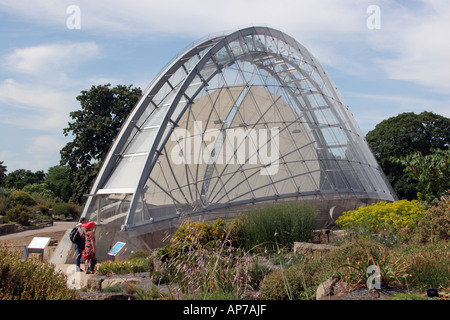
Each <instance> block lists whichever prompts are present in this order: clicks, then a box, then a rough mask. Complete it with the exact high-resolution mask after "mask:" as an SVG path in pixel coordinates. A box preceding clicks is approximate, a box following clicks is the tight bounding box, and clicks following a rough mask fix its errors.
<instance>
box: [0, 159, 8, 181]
mask: <svg viewBox="0 0 450 320" xmlns="http://www.w3.org/2000/svg"><path fill="white" fill-rule="evenodd" d="M6 172H8V170H7V169H6V166H4V165H3V161H0V187H1V186H3V183H4V182H5V178H6Z"/></svg>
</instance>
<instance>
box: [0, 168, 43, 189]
mask: <svg viewBox="0 0 450 320" xmlns="http://www.w3.org/2000/svg"><path fill="white" fill-rule="evenodd" d="M44 178H45V173H44V171H36V172H32V171H31V170H25V169H18V170H15V171H13V172H11V173H10V174H8V175H7V177H6V178H5V182H4V185H5V187H6V188H10V189H17V190H21V189H22V188H23V187H25V186H26V185H27V184H33V183H41V182H44Z"/></svg>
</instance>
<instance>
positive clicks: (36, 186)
mask: <svg viewBox="0 0 450 320" xmlns="http://www.w3.org/2000/svg"><path fill="white" fill-rule="evenodd" d="M22 191H24V192H27V193H29V194H34V193H37V194H39V195H41V196H42V197H44V198H46V199H51V198H54V197H55V194H54V193H53V191H52V190H50V188H49V186H48V184H47V183H45V182H42V183H33V184H27V185H26V186H25V187H23V189H22Z"/></svg>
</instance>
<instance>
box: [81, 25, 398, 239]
mask: <svg viewBox="0 0 450 320" xmlns="http://www.w3.org/2000/svg"><path fill="white" fill-rule="evenodd" d="M395 199H396V196H395V194H394V192H393V190H392V188H391V186H390V185H389V183H388V182H387V180H386V178H385V176H384V174H383V172H382V170H381V169H380V166H379V165H378V163H377V162H376V160H375V158H374V156H373V154H372V153H371V151H370V149H369V146H368V144H367V142H366V141H365V138H364V136H363V134H362V132H361V130H360V129H359V127H358V125H357V123H356V121H355V119H354V118H353V116H352V114H351V112H350V110H349V108H348V106H347V105H346V103H345V101H344V98H343V97H342V95H341V93H340V92H339V90H338V89H337V87H336V85H335V84H334V82H333V81H332V79H331V78H330V76H329V75H328V74H327V73H326V71H325V70H324V69H323V68H322V66H321V65H320V63H319V62H318V61H317V60H316V59H315V58H314V57H313V56H312V55H311V53H310V52H309V51H308V50H307V49H306V48H305V47H304V46H302V45H301V44H300V43H298V42H297V41H296V40H295V39H294V38H292V37H290V36H289V35H287V34H285V33H283V32H281V31H278V30H275V29H272V28H268V27H249V28H245V29H241V30H237V31H235V32H232V33H229V34H225V35H221V36H216V37H212V38H208V39H206V40H202V41H200V42H198V43H196V44H195V45H193V46H192V47H190V48H189V49H187V50H186V51H184V52H183V53H181V54H180V55H179V56H178V57H176V58H175V59H174V60H173V61H172V62H170V63H169V64H168V65H167V66H166V67H165V69H164V70H163V71H162V72H161V73H160V74H159V76H158V77H157V78H156V79H155V80H154V81H153V83H152V84H151V85H150V86H149V87H148V88H147V89H146V91H145V92H144V94H143V96H142V98H141V99H140V101H139V102H138V103H137V104H136V106H135V107H134V109H133V111H132V112H131V114H130V115H129V116H128V118H127V120H126V122H125V123H124V125H123V127H122V129H121V131H120V132H119V134H118V136H117V137H116V139H115V141H114V143H113V145H112V147H111V149H110V151H109V154H108V155H107V158H106V160H105V161H104V164H103V166H102V168H101V170H100V172H99V174H98V177H97V179H96V181H95V183H94V185H93V187H92V190H91V192H90V194H89V195H88V199H87V203H86V205H85V208H84V211H83V216H86V217H87V218H88V219H90V220H94V221H98V222H100V223H101V224H106V223H110V222H114V223H115V224H116V225H117V226H120V229H121V230H122V231H130V232H131V231H132V232H134V233H135V234H137V235H142V234H146V233H152V232H155V231H158V230H163V229H164V228H168V227H171V226H172V227H173V226H176V225H177V224H178V223H180V221H181V220H182V219H205V220H208V219H214V218H217V217H223V218H227V217H231V216H232V215H233V214H235V213H237V212H240V211H242V210H246V209H249V208H250V209H251V208H253V207H255V206H258V205H262V204H265V203H273V202H279V201H305V202H311V203H313V204H315V205H317V207H318V209H319V211H320V212H321V213H320V214H321V217H322V220H323V221H325V220H327V219H328V218H331V219H333V218H336V216H335V215H336V212H334V210H335V209H336V208H338V207H339V208H340V210H341V211H342V210H347V209H352V208H353V207H358V206H359V205H361V204H367V203H371V202H377V201H394V200H395ZM333 215H334V216H333Z"/></svg>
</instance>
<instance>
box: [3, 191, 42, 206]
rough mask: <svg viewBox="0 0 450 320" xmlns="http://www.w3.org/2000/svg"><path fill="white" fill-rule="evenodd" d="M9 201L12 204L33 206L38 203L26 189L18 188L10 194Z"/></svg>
mask: <svg viewBox="0 0 450 320" xmlns="http://www.w3.org/2000/svg"><path fill="white" fill-rule="evenodd" d="M9 202H10V204H11V206H16V205H23V206H33V205H35V204H36V201H34V199H33V197H32V196H31V195H30V194H28V193H27V192H25V191H21V190H16V191H13V192H12V193H11V194H10V195H9Z"/></svg>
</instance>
